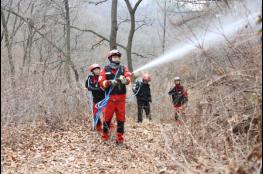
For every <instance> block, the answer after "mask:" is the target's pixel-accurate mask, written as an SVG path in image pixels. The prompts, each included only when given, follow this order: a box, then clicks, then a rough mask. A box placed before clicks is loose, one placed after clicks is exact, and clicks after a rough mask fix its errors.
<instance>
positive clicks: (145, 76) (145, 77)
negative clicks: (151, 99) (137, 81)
mask: <svg viewBox="0 0 263 174" xmlns="http://www.w3.org/2000/svg"><path fill="white" fill-rule="evenodd" d="M142 80H144V81H147V82H150V81H151V76H150V75H149V74H144V75H143V77H142Z"/></svg>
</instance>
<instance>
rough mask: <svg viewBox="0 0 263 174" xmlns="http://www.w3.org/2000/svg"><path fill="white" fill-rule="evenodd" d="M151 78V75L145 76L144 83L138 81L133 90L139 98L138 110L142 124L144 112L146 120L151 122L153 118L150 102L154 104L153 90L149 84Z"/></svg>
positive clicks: (139, 120)
mask: <svg viewBox="0 0 263 174" xmlns="http://www.w3.org/2000/svg"><path fill="white" fill-rule="evenodd" d="M150 81H151V77H150V75H149V74H144V75H143V78H142V81H139V80H138V81H137V82H136V83H135V84H134V86H133V88H132V90H133V93H134V94H135V95H136V98H137V108H138V123H141V122H142V120H143V119H142V114H143V110H144V111H145V115H146V118H148V119H149V120H151V119H152V117H151V110H150V102H152V96H151V89H150V84H149V82H150Z"/></svg>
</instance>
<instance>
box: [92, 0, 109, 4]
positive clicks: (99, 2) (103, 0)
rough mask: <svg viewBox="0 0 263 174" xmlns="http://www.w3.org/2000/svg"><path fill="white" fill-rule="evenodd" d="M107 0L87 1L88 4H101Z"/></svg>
mask: <svg viewBox="0 0 263 174" xmlns="http://www.w3.org/2000/svg"><path fill="white" fill-rule="evenodd" d="M107 1H108V0H102V1H98V2H94V1H89V4H94V5H99V4H102V3H104V2H107Z"/></svg>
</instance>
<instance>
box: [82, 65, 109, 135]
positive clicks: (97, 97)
mask: <svg viewBox="0 0 263 174" xmlns="http://www.w3.org/2000/svg"><path fill="white" fill-rule="evenodd" d="M89 71H90V72H91V73H92V75H89V76H88V79H87V80H86V84H85V86H86V88H87V89H88V90H89V91H91V92H92V97H93V117H95V116H96V113H97V112H98V109H97V108H96V107H95V105H96V104H97V103H98V102H100V101H101V100H103V99H104V97H105V95H104V91H103V89H102V88H100V86H99V83H98V82H99V81H98V79H99V72H100V65H99V64H92V65H91V66H90V67H89ZM96 130H97V131H99V132H100V131H101V130H102V123H101V120H100V119H98V123H97V125H96Z"/></svg>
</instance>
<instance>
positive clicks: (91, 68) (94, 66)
mask: <svg viewBox="0 0 263 174" xmlns="http://www.w3.org/2000/svg"><path fill="white" fill-rule="evenodd" d="M95 68H99V69H100V65H99V64H96V63H95V64H92V65H90V66H89V71H92V70H94V69H95Z"/></svg>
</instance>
